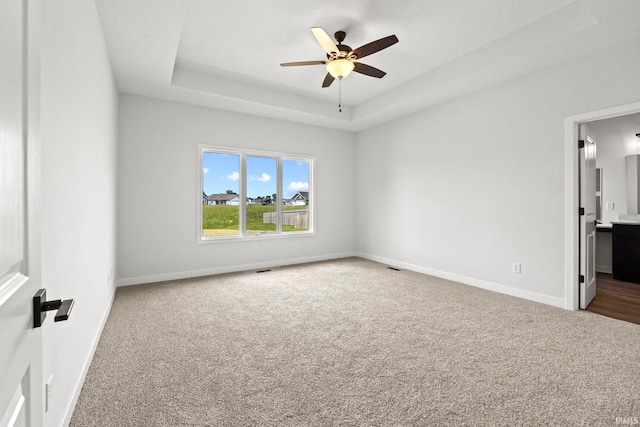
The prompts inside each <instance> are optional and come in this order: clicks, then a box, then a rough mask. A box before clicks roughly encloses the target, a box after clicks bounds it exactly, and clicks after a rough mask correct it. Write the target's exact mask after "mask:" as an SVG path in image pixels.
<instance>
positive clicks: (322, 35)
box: [280, 27, 398, 87]
mask: <svg viewBox="0 0 640 427" xmlns="http://www.w3.org/2000/svg"><path fill="white" fill-rule="evenodd" d="M311 31H312V32H313V35H314V36H315V37H316V40H318V43H320V46H322V48H323V49H324V50H325V52H327V60H326V61H301V62H285V63H283V64H280V65H281V66H283V67H297V66H301V65H321V64H324V65H326V66H327V75H326V77H325V78H324V81H323V82H322V87H329V86H331V83H333V81H334V80H335V79H336V78H337V79H343V78H344V77H347V76H348V75H349V74H350V73H351V72H352V71H355V72H356V73H360V74H364V75H366V76H371V77H377V78H379V79H380V78H382V77H384V76H385V75H386V74H387V73H385V72H384V71H382V70H379V69H377V68H375V67H372V66H370V65H366V64H363V63H361V62H355V61H356V60H359V59H360V58H364V57H365V56H368V55H371V54H372V53H376V52H379V51H381V50H382V49H386V48H388V47H389V46H391V45H394V44H396V43H398V38H397V37H396V36H395V35H391V36H387V37H384V38H381V39H379V40H376V41H373V42H371V43H367V44H365V45H363V46H360V47H359V48H357V49H351V47H349V46H347V45H343V44H342V42H343V41H344V39H345V37H346V36H347V33H345V32H344V31H336V33H335V38H336V41H337V42H338V44H337V45H336V44H335V43H334V42H333V40H331V37H329V35H328V34H327V32H326V31H325V30H323V29H322V28H319V27H316V28H312V29H311Z"/></svg>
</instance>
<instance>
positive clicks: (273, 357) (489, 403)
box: [71, 258, 640, 426]
mask: <svg viewBox="0 0 640 427" xmlns="http://www.w3.org/2000/svg"><path fill="white" fill-rule="evenodd" d="M634 419H635V420H638V419H640V325H635V324H631V323H627V322H623V321H620V320H614V319H610V318H606V317H602V316H600V315H597V314H593V313H588V312H571V311H566V310H562V309H558V308H554V307H550V306H546V305H543V304H538V303H534V302H530V301H525V300H522V299H518V298H513V297H509V296H505V295H501V294H497V293H493V292H488V291H484V290H481V289H477V288H473V287H469V286H465V285H461V284H458V283H454V282H450V281H447V280H442V279H438V278H434V277H431V276H426V275H423V274H418V273H414V272H410V271H394V270H391V269H388V268H387V267H386V266H384V265H381V264H378V263H374V262H371V261H367V260H363V259H359V258H347V259H342V260H336V261H331V262H321V263H313V264H305V265H299V266H291V267H283V268H279V269H274V270H273V271H269V272H263V273H256V272H252V273H237V274H225V275H219V276H210V277H204V278H197V279H188V280H180V281H174V282H165V283H157V284H147V285H139V286H130V287H125V288H119V289H118V291H117V294H116V299H115V301H114V304H113V308H112V310H111V314H110V316H109V319H108V321H107V323H106V325H105V328H104V332H103V334H102V337H101V340H100V343H99V345H98V349H97V351H96V354H95V357H94V360H93V362H92V365H91V368H90V370H89V373H88V375H87V379H86V382H85V384H84V387H83V389H82V393H81V395H80V398H79V401H78V404H77V406H76V408H75V412H74V415H73V418H72V421H71V425H72V426H334V425H340V426H414V425H425V426H426V425H429V426H449V425H452V426H592V425H605V426H615V425H623V424H621V423H624V422H627V423H628V422H629V421H631V422H633V421H634ZM636 422H637V421H636ZM626 425H629V424H626Z"/></svg>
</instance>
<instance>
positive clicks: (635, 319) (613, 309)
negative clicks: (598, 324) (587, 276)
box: [587, 273, 640, 325]
mask: <svg viewBox="0 0 640 427" xmlns="http://www.w3.org/2000/svg"><path fill="white" fill-rule="evenodd" d="M587 311H591V312H593V313H598V314H601V315H603V316H607V317H613V318H614V319H620V320H625V321H627V322H632V323H637V324H639V325H640V284H638V283H628V282H622V281H620V280H615V279H614V278H613V275H612V274H606V273H596V297H595V298H594V299H593V301H591V304H589V306H588V307H587Z"/></svg>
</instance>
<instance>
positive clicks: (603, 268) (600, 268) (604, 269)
mask: <svg viewBox="0 0 640 427" xmlns="http://www.w3.org/2000/svg"><path fill="white" fill-rule="evenodd" d="M596 271H597V272H600V273H607V274H613V268H612V267H611V265H605V264H596Z"/></svg>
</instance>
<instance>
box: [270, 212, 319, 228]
mask: <svg viewBox="0 0 640 427" xmlns="http://www.w3.org/2000/svg"><path fill="white" fill-rule="evenodd" d="M277 221H278V217H277V212H265V213H263V214H262V222H264V223H265V224H276V223H277ZM282 225H291V226H293V227H294V228H299V229H302V230H308V229H309V209H300V210H296V211H282Z"/></svg>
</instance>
